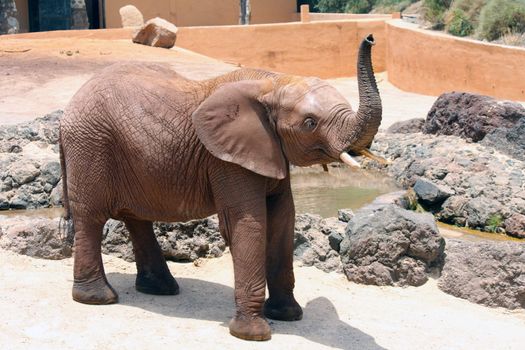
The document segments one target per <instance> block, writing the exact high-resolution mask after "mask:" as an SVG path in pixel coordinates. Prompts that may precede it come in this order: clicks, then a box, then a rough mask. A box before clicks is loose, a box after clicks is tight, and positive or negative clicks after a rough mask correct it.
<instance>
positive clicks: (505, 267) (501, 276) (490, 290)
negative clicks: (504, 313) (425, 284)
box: [438, 239, 525, 309]
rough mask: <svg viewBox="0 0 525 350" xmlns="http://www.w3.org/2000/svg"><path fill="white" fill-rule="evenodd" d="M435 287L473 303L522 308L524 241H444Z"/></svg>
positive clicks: (523, 305)
mask: <svg viewBox="0 0 525 350" xmlns="http://www.w3.org/2000/svg"><path fill="white" fill-rule="evenodd" d="M438 286H439V288H440V289H441V290H442V291H444V292H445V293H448V294H452V295H454V296H456V297H459V298H463V299H467V300H469V301H471V302H474V303H478V304H483V305H487V306H502V307H506V308H509V309H516V308H525V244H520V243H514V242H492V241H489V242H469V241H459V240H453V239H450V240H447V248H446V258H445V265H444V267H443V270H442V274H441V277H440V278H439V282H438Z"/></svg>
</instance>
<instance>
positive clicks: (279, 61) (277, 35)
mask: <svg viewBox="0 0 525 350" xmlns="http://www.w3.org/2000/svg"><path fill="white" fill-rule="evenodd" d="M369 33H373V34H374V36H375V38H376V41H377V45H375V46H374V49H373V61H374V69H375V70H376V71H378V72H379V71H384V70H385V69H386V61H385V58H386V35H385V25H384V20H353V21H348V20H347V21H330V22H312V23H279V24H261V25H250V26H221V27H186V28H180V29H179V32H178V34H177V46H180V47H183V48H186V49H189V50H192V51H195V52H198V53H201V54H204V55H207V56H210V57H214V58H218V59H220V60H224V61H227V62H232V63H239V64H242V65H245V66H249V67H259V68H264V69H269V70H274V71H278V72H286V73H291V74H299V75H307V76H309V75H311V76H318V77H321V78H334V77H342V76H352V75H356V71H357V69H356V63H357V49H358V46H359V44H360V42H361V40H362V39H363V38H364V37H365V36H366V35H367V34H369Z"/></svg>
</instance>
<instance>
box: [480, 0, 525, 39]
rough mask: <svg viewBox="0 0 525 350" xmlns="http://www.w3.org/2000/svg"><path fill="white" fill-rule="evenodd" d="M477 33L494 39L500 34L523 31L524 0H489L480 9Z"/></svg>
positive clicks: (482, 36)
mask: <svg viewBox="0 0 525 350" xmlns="http://www.w3.org/2000/svg"><path fill="white" fill-rule="evenodd" d="M479 22H480V23H479V26H478V29H477V35H478V37H479V38H480V39H486V40H496V39H498V38H500V37H501V36H503V35H505V34H507V33H509V32H512V33H523V32H525V0H490V1H489V2H488V3H487V5H486V6H485V7H483V9H482V10H481V13H480V17H479Z"/></svg>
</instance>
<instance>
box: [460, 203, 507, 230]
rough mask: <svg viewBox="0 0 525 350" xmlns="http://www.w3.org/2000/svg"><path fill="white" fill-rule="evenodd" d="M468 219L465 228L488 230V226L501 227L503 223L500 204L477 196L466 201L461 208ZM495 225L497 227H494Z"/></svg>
mask: <svg viewBox="0 0 525 350" xmlns="http://www.w3.org/2000/svg"><path fill="white" fill-rule="evenodd" d="M463 210H464V211H465V214H466V216H467V217H468V219H467V223H466V226H468V227H471V228H476V229H483V230H488V229H487V227H488V226H495V227H494V229H490V231H494V230H495V228H496V227H501V224H502V223H503V219H502V217H503V215H502V214H500V213H501V212H502V210H503V208H502V207H501V204H500V203H499V202H498V201H496V200H495V199H491V198H487V197H485V196H479V197H476V198H473V199H471V200H470V201H468V202H467V203H466V204H465V206H464V207H463ZM496 223H497V225H496Z"/></svg>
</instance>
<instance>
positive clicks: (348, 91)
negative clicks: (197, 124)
mask: <svg viewBox="0 0 525 350" xmlns="http://www.w3.org/2000/svg"><path fill="white" fill-rule="evenodd" d="M2 39H3V40H2ZM26 50H29V51H26ZM124 60H133V61H149V62H151V61H154V62H164V63H167V64H169V65H171V66H172V67H173V69H175V70H177V71H178V72H179V73H181V74H183V75H185V76H187V77H188V78H191V79H206V78H211V77H214V76H217V75H220V74H223V73H225V72H228V71H231V70H234V69H237V68H238V66H236V65H234V64H231V63H225V62H221V61H217V60H214V59H211V58H208V57H205V56H202V55H199V54H196V53H193V52H190V51H187V50H184V49H181V48H174V49H171V50H166V49H159V48H151V47H147V46H142V45H136V44H133V43H131V41H130V40H105V39H101V38H97V37H94V38H93V37H72V38H64V37H51V38H47V39H43V38H41V37H39V39H28V38H25V37H24V36H21V37H19V38H18V39H9V40H7V39H6V37H5V36H4V37H0V76H1V79H0V91H2V93H1V94H0V124H15V123H19V122H21V121H25V120H32V119H34V118H36V117H39V116H43V115H44V114H46V113H49V112H50V111H53V110H56V109H63V108H64V107H65V106H66V105H67V103H68V102H69V100H70V99H71V97H72V96H73V95H74V93H75V92H76V91H77V90H78V89H79V88H80V87H81V86H82V84H84V83H85V82H86V81H87V80H88V79H89V78H90V77H91V76H92V75H93V74H94V73H95V72H97V71H98V70H100V69H102V68H103V67H106V66H108V65H110V64H112V63H114V62H117V61H124ZM377 78H378V85H379V89H380V92H381V97H382V99H383V105H384V108H383V109H384V112H383V122H382V128H387V127H388V126H390V125H391V124H392V123H394V122H396V121H398V120H405V119H410V118H416V117H421V118H423V117H425V116H426V114H427V112H428V110H429V109H430V107H431V106H432V104H433V102H434V101H435V97H434V96H423V95H417V94H412V93H407V92H403V91H401V90H399V89H397V88H396V87H395V86H393V85H392V84H390V83H389V82H388V81H387V76H386V74H385V73H380V74H378V76H377ZM329 81H330V83H332V84H333V85H334V86H335V87H336V88H337V89H338V90H339V91H340V92H341V93H342V94H343V95H344V96H345V97H346V98H347V99H348V100H349V101H350V103H351V104H352V106H353V107H354V109H356V108H357V106H358V101H359V98H358V90H357V79H356V78H344V79H331V80H329Z"/></svg>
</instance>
